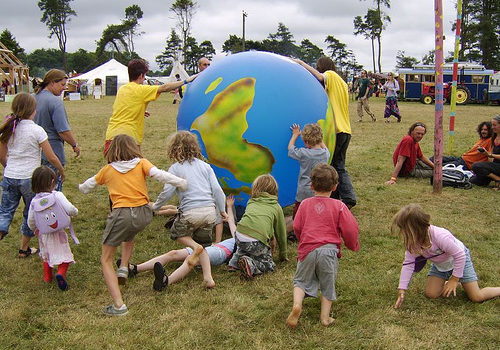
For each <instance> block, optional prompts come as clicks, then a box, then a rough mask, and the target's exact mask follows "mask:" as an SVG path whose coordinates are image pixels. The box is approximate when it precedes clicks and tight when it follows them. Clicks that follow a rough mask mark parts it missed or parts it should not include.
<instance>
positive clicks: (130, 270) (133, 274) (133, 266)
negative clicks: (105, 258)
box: [116, 259, 138, 278]
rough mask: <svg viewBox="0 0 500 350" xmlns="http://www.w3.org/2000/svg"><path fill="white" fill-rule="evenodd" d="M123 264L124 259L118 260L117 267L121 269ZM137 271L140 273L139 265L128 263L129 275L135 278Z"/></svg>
mask: <svg viewBox="0 0 500 350" xmlns="http://www.w3.org/2000/svg"><path fill="white" fill-rule="evenodd" d="M121 264H122V259H118V260H116V268H118V269H119V268H120V265H121ZM130 266H132V268H130ZM137 273H138V272H137V265H136V264H131V263H129V264H128V277H129V278H133V277H135V276H137Z"/></svg>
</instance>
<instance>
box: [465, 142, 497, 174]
mask: <svg viewBox="0 0 500 350" xmlns="http://www.w3.org/2000/svg"><path fill="white" fill-rule="evenodd" d="M478 147H483V148H484V149H486V151H487V152H488V153H490V152H491V149H492V146H491V137H489V138H487V139H479V141H477V142H476V144H475V145H474V146H472V148H471V149H470V150H468V151H467V152H465V153H464V154H463V155H462V159H463V160H464V162H465V164H467V168H469V169H472V164H473V163H477V162H487V161H488V156H487V155H486V152H483V153H481V152H479V151H478V150H477V148H478Z"/></svg>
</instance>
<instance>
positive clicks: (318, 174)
mask: <svg viewBox="0 0 500 350" xmlns="http://www.w3.org/2000/svg"><path fill="white" fill-rule="evenodd" d="M337 185H338V174H337V172H336V171H335V169H334V168H333V167H332V166H330V165H328V164H325V163H320V164H317V165H316V166H315V167H314V168H313V170H312V171H311V188H312V190H313V192H314V197H311V198H307V199H305V200H303V201H302V203H301V204H300V207H299V209H298V211H297V215H296V216H295V219H294V222H293V229H294V231H295V235H296V236H297V238H298V240H299V246H298V260H299V261H298V263H297V271H296V272H295V277H294V279H293V308H292V311H291V312H290V315H289V316H288V318H287V319H286V324H287V325H288V326H289V327H291V328H295V327H296V326H297V323H298V320H299V317H300V314H301V312H302V302H303V300H304V297H305V296H306V295H307V296H312V297H317V295H318V289H321V312H320V321H321V324H322V325H323V326H329V325H330V324H332V323H333V321H335V320H334V319H333V318H332V317H331V316H330V310H331V308H332V302H333V300H335V299H336V298H337V295H336V292H335V279H336V277H337V268H338V259H339V258H340V256H341V253H340V246H341V244H342V240H343V241H344V244H345V245H346V247H347V248H349V249H351V250H353V251H357V250H359V242H358V233H359V228H358V224H357V222H356V219H355V218H354V216H353V215H352V214H351V212H350V211H349V209H348V208H347V206H346V205H345V204H344V203H342V202H341V201H339V200H336V199H333V198H330V194H331V193H332V191H335V189H336V188H337Z"/></svg>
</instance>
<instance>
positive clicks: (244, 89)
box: [191, 78, 274, 183]
mask: <svg viewBox="0 0 500 350" xmlns="http://www.w3.org/2000/svg"><path fill="white" fill-rule="evenodd" d="M254 96H255V78H243V79H240V80H238V81H235V82H234V83H232V84H231V85H229V86H228V87H227V88H225V89H224V90H223V91H221V92H220V93H218V94H217V95H216V96H215V97H214V99H213V100H212V103H211V104H210V106H209V107H208V109H207V110H206V111H205V113H204V114H202V115H200V116H199V117H197V118H196V119H195V120H194V121H193V123H192V124H191V130H197V131H198V132H199V133H200V135H201V138H202V140H203V143H204V144H205V150H206V152H207V156H208V159H209V161H210V163H211V164H213V165H216V166H218V167H220V168H224V169H227V170H229V171H230V172H231V173H232V174H233V175H234V177H235V178H236V179H237V180H239V181H241V182H247V183H251V182H253V180H254V179H255V178H256V177H257V176H259V175H262V174H266V173H270V172H271V170H272V167H273V164H274V156H273V154H272V153H271V151H270V150H269V149H268V148H266V147H264V146H262V145H259V144H256V143H251V142H248V141H247V140H245V139H244V138H243V134H244V133H245V131H246V130H247V129H248V123H247V120H246V114H247V112H248V110H249V109H250V107H251V106H252V103H253V98H254Z"/></svg>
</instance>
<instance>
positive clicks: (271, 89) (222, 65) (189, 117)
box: [177, 52, 335, 206]
mask: <svg viewBox="0 0 500 350" xmlns="http://www.w3.org/2000/svg"><path fill="white" fill-rule="evenodd" d="M316 122H317V123H319V124H320V125H321V126H322V128H323V133H324V136H325V144H326V145H327V147H328V148H329V149H330V153H331V155H333V149H334V147H335V126H334V120H333V113H332V109H331V106H330V104H329V102H328V97H327V96H326V93H325V91H324V89H323V87H322V86H321V84H320V83H319V82H318V81H317V80H316V78H314V77H313V76H312V75H311V74H310V73H309V72H308V71H307V70H306V69H304V68H303V67H302V66H300V65H299V64H298V63H295V62H293V61H291V60H290V59H288V58H286V57H282V56H279V55H276V54H271V53H266V52H244V53H238V54H235V55H231V56H228V57H225V58H224V59H221V60H220V61H217V62H215V63H213V64H212V65H211V66H210V67H209V68H207V69H205V70H204V71H203V72H202V73H201V74H200V75H199V76H198V77H197V78H196V79H195V80H194V81H193V82H192V83H190V84H189V85H188V86H187V89H186V92H185V95H184V98H183V101H182V103H181V105H180V108H179V114H178V117H177V127H178V129H179V130H189V131H191V132H193V133H195V134H196V135H197V136H198V138H199V141H200V145H201V147H202V152H203V155H204V156H205V157H206V158H207V161H208V162H209V163H210V164H211V166H212V167H213V169H214V171H215V174H216V176H217V178H218V180H219V182H220V184H221V186H222V188H223V190H224V192H225V193H226V194H234V195H235V196H236V204H239V205H245V204H246V201H247V200H248V198H249V195H250V188H251V185H252V181H253V180H254V179H255V178H256V177H257V176H258V175H261V174H266V173H270V174H271V175H273V176H274V178H275V179H276V181H277V182H278V185H279V193H278V201H279V203H280V205H282V206H287V205H291V204H293V203H294V200H295V192H296V189H297V177H298V174H299V164H298V162H297V161H296V160H294V159H291V158H289V157H288V151H287V146H288V141H289V140H290V136H291V130H290V126H291V125H292V124H293V123H297V124H299V125H300V126H301V128H302V127H303V126H304V125H305V124H308V123H316ZM296 146H298V147H303V146H304V144H303V143H302V140H301V139H300V138H299V140H297V143H296Z"/></svg>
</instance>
